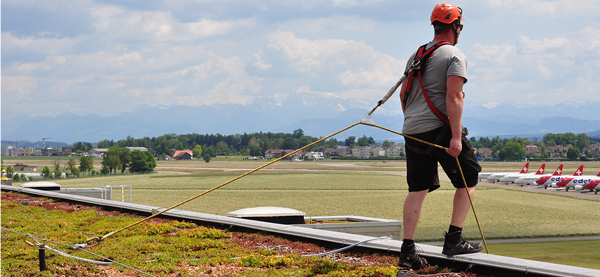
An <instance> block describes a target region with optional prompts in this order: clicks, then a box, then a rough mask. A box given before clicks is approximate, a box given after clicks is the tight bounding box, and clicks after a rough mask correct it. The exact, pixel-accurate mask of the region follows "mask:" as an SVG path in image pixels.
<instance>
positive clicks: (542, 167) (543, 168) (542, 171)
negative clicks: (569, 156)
mask: <svg viewBox="0 0 600 277" xmlns="http://www.w3.org/2000/svg"><path fill="white" fill-rule="evenodd" d="M545 170H546V164H542V166H540V169H538V171H537V173H535V175H542V174H544V171H545Z"/></svg>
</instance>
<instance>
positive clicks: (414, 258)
mask: <svg viewBox="0 0 600 277" xmlns="http://www.w3.org/2000/svg"><path fill="white" fill-rule="evenodd" d="M408 249H409V250H408V251H406V249H402V250H401V252H400V261H399V262H398V266H401V267H408V268H412V269H421V268H423V267H425V266H426V265H427V260H425V258H423V257H421V256H419V254H417V249H416V248H415V246H414V244H412V245H411V246H410V247H409V248H408ZM403 250H404V251H403Z"/></svg>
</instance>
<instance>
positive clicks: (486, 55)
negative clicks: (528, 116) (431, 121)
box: [469, 27, 600, 104]
mask: <svg viewBox="0 0 600 277" xmlns="http://www.w3.org/2000/svg"><path fill="white" fill-rule="evenodd" d="M598 34H600V30H598V29H596V28H593V27H586V28H584V29H582V30H581V31H579V32H574V33H573V34H572V35H573V37H572V38H568V37H546V38H543V39H532V38H530V37H528V36H519V37H518V38H519V42H518V43H517V45H516V46H513V45H511V44H510V43H506V44H504V45H481V44H475V45H474V46H473V48H472V49H471V50H470V51H469V54H470V55H469V62H470V64H469V65H470V66H471V65H473V66H474V70H472V71H471V72H472V73H473V72H474V73H475V74H474V78H472V80H473V81H474V82H473V84H470V85H473V86H472V87H471V88H475V90H476V91H477V92H476V93H475V96H476V97H477V101H480V102H489V101H490V100H492V101H493V102H499V101H506V100H512V101H515V102H517V103H521V102H526V101H530V100H534V102H535V103H538V104H544V103H548V104H549V103H557V102H561V101H570V100H571V97H572V96H573V95H572V93H574V91H575V90H578V91H580V92H581V91H587V94H583V93H581V95H580V96H581V98H582V100H587V101H596V99H599V98H600V94H599V93H598V88H597V87H594V86H595V85H596V81H595V80H594V78H595V77H592V76H598V75H599V74H600V70H599V69H600V65H598V60H600V58H598V50H600V39H598V37H596V35H598ZM471 62H472V63H471ZM574 80H577V81H574ZM490 98H491V99H490Z"/></svg>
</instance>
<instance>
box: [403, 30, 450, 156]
mask: <svg viewBox="0 0 600 277" xmlns="http://www.w3.org/2000/svg"><path fill="white" fill-rule="evenodd" d="M444 45H451V44H450V43H449V42H447V41H440V42H438V43H436V44H434V45H433V46H431V47H430V48H429V49H427V50H425V48H426V47H427V43H426V44H424V45H422V46H421V47H419V50H417V54H415V57H414V59H413V62H412V65H411V66H410V67H409V68H408V70H407V72H405V73H404V74H405V76H406V75H407V76H408V80H407V84H406V91H405V92H404V98H403V99H402V105H403V106H404V107H406V104H407V103H408V95H409V93H410V88H411V83H412V80H413V77H414V74H415V72H416V73H417V77H418V78H419V85H420V86H421V91H422V92H423V97H424V98H425V101H426V102H427V105H429V108H430V109H431V111H432V112H433V113H434V114H435V115H436V116H437V117H438V118H439V119H440V120H441V121H442V122H444V123H445V124H444V127H443V128H442V130H440V133H439V134H438V135H437V137H436V138H435V140H434V141H433V143H436V144H437V143H439V142H440V141H442V138H444V135H446V133H447V132H448V130H450V120H449V119H448V116H446V115H445V114H444V113H442V112H441V111H440V110H439V109H438V108H437V107H436V106H435V105H433V103H432V102H431V100H430V99H429V96H428V95H427V92H426V91H425V86H423V79H422V78H421V72H423V71H425V66H426V65H427V60H428V59H429V58H430V57H431V54H433V52H435V50H437V49H438V48H440V47H441V46H444ZM406 147H407V148H409V149H410V150H412V151H413V152H415V153H417V154H423V155H429V154H430V153H431V152H432V151H433V150H434V148H433V147H431V146H429V147H427V148H426V149H421V148H418V147H414V146H411V145H408V144H407V145H406Z"/></svg>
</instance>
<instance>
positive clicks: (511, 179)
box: [500, 164, 546, 185]
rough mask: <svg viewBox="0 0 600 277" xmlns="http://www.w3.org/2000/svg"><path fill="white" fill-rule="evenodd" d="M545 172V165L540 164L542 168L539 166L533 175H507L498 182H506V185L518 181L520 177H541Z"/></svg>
mask: <svg viewBox="0 0 600 277" xmlns="http://www.w3.org/2000/svg"><path fill="white" fill-rule="evenodd" d="M545 170H546V164H542V166H540V169H538V170H537V171H536V172H535V173H529V174H520V173H517V174H507V175H504V177H502V178H500V182H506V184H507V185H508V182H513V183H514V182H515V180H517V179H519V178H520V177H521V176H532V175H537V176H538V177H539V176H542V175H544V171H545Z"/></svg>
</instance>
